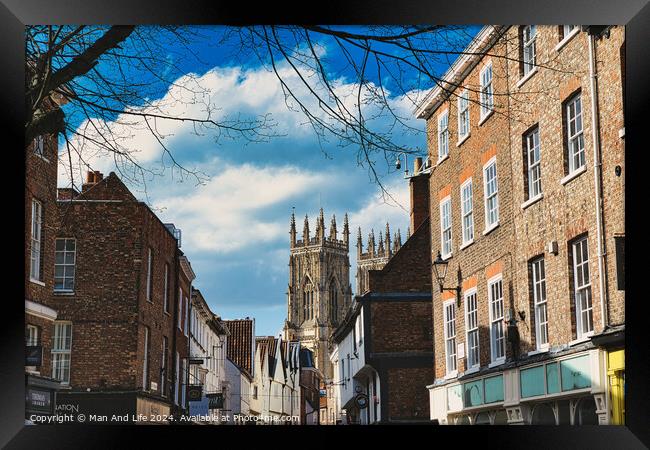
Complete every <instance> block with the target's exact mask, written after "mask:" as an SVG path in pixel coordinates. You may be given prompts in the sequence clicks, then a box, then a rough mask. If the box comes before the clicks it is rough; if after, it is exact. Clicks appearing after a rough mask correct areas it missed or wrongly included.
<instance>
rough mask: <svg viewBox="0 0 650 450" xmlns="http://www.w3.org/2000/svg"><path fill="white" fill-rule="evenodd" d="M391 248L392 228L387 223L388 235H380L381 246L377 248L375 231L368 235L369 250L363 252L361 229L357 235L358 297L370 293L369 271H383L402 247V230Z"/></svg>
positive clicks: (398, 231) (395, 236) (396, 235)
mask: <svg viewBox="0 0 650 450" xmlns="http://www.w3.org/2000/svg"><path fill="white" fill-rule="evenodd" d="M392 242H393V246H392V247H391V237H390V226H389V225H388V223H386V234H385V235H384V236H382V234H381V233H380V234H379V245H378V246H377V247H375V230H374V229H373V230H372V231H370V234H369V235H368V248H367V251H366V252H365V253H364V252H363V241H362V240H361V228H359V231H358V234H357V275H356V277H357V286H356V287H357V290H356V295H363V294H364V293H365V292H366V291H368V271H369V270H381V269H382V268H383V267H384V266H385V265H386V263H387V262H388V261H389V260H390V259H391V258H392V257H393V255H394V254H395V253H397V251H398V250H399V249H400V248H401V247H402V236H401V234H400V230H397V233H396V234H395V235H394V237H393V241H392Z"/></svg>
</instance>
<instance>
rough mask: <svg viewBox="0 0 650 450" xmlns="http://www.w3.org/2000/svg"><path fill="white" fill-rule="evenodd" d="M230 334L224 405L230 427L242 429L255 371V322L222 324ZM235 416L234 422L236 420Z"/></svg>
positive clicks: (253, 320) (248, 319) (226, 322)
mask: <svg viewBox="0 0 650 450" xmlns="http://www.w3.org/2000/svg"><path fill="white" fill-rule="evenodd" d="M224 323H225V325H226V327H227V328H228V330H229V331H230V338H229V339H228V340H227V341H226V342H227V349H226V378H227V389H226V399H225V405H226V409H228V410H230V415H229V420H228V423H229V424H237V425H243V424H244V423H245V422H246V421H245V420H244V419H241V418H242V417H245V416H248V415H249V414H250V411H251V409H250V404H251V395H252V390H251V383H252V381H253V374H254V369H255V319H250V318H248V317H247V318H245V319H233V320H225V321H224ZM235 416H237V419H236V418H235Z"/></svg>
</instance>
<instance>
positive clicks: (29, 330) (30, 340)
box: [25, 323, 41, 346]
mask: <svg viewBox="0 0 650 450" xmlns="http://www.w3.org/2000/svg"><path fill="white" fill-rule="evenodd" d="M40 339H41V328H40V327H39V326H38V325H33V324H31V323H28V324H27V327H26V330H25V345H27V346H35V345H39V343H40Z"/></svg>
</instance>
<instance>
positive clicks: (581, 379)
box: [560, 355, 591, 391]
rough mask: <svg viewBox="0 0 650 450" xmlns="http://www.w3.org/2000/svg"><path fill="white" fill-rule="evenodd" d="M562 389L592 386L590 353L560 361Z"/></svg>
mask: <svg viewBox="0 0 650 450" xmlns="http://www.w3.org/2000/svg"><path fill="white" fill-rule="evenodd" d="M560 372H561V376H562V390H563V391H570V390H573V389H582V388H587V387H590V386H591V376H590V372H589V355H584V356H580V357H578V358H571V359H567V360H564V361H560Z"/></svg>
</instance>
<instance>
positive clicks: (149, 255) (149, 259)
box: [147, 247, 153, 303]
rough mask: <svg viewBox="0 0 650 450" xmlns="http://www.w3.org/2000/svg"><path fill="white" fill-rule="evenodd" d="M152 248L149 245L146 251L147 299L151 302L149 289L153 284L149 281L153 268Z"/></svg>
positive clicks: (150, 289) (151, 288)
mask: <svg viewBox="0 0 650 450" xmlns="http://www.w3.org/2000/svg"><path fill="white" fill-rule="evenodd" d="M152 266H153V249H152V248H151V247H148V253H147V301H148V302H150V303H153V300H152V298H151V291H152V290H153V286H152V283H151V275H152V273H151V269H152V268H153V267H152Z"/></svg>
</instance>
